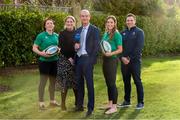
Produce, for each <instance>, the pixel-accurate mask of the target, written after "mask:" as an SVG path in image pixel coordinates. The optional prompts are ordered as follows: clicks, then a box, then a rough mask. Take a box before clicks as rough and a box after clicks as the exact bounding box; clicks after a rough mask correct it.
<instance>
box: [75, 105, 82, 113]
mask: <svg viewBox="0 0 180 120" xmlns="http://www.w3.org/2000/svg"><path fill="white" fill-rule="evenodd" d="M74 111H76V112H78V111H84V107H82V106H81V107H75V109H74Z"/></svg>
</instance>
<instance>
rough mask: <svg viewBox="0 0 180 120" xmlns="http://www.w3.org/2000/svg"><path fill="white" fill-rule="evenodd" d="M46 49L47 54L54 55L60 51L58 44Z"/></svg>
mask: <svg viewBox="0 0 180 120" xmlns="http://www.w3.org/2000/svg"><path fill="white" fill-rule="evenodd" d="M44 51H45V52H46V54H48V55H51V56H54V55H56V54H57V53H58V46H56V45H51V46H49V47H47V48H46V49H45V50H44Z"/></svg>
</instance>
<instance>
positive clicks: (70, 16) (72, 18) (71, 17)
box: [64, 15, 76, 29]
mask: <svg viewBox="0 0 180 120" xmlns="http://www.w3.org/2000/svg"><path fill="white" fill-rule="evenodd" d="M69 18H70V19H71V20H73V22H74V29H75V28H76V19H75V18H74V17H73V16H72V15H69V16H67V17H66V18H65V19H64V23H65V22H66V21H67V19H69ZM64 29H66V25H65V24H64Z"/></svg>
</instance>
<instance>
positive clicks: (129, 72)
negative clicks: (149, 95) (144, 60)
mask: <svg viewBox="0 0 180 120" xmlns="http://www.w3.org/2000/svg"><path fill="white" fill-rule="evenodd" d="M121 72H122V76H123V82H124V91H125V96H124V100H125V101H127V102H130V96H131V76H132V77H133V80H134V83H135V85H136V91H137V101H138V103H144V90H143V85H142V82H141V62H140V61H137V62H130V63H129V64H128V65H125V64H123V63H122V62H121Z"/></svg>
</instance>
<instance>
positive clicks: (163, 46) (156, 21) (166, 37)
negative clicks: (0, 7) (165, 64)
mask: <svg viewBox="0 0 180 120" xmlns="http://www.w3.org/2000/svg"><path fill="white" fill-rule="evenodd" d="M66 16H67V14H66V13H60V12H59V13H58V12H46V13H43V12H40V11H38V10H31V12H30V11H29V10H27V9H26V8H24V9H20V10H12V11H8V12H5V11H1V12H0V67H6V66H16V65H24V64H34V63H36V62H37V56H36V55H35V54H34V53H33V52H32V44H33V40H34V39H35V37H36V35H37V34H38V33H40V32H42V31H43V20H44V19H45V18H46V17H51V18H53V19H54V20H55V25H56V28H55V32H57V33H58V32H59V31H60V30H62V29H63V26H64V22H63V21H64V18H65V17H66ZM106 17H107V15H99V14H93V15H92V18H91V23H92V24H95V25H96V26H97V27H99V28H100V30H101V34H103V32H104V23H105V19H106ZM117 19H118V29H119V31H121V30H123V29H124V21H125V17H124V16H117ZM137 26H139V27H140V28H142V29H143V30H144V32H145V47H144V52H143V55H144V56H149V55H153V56H154V55H156V56H157V55H161V54H173V55H174V54H179V53H180V47H179V46H180V34H179V33H180V21H178V20H176V19H175V18H167V17H164V18H153V17H142V16H138V17H137Z"/></svg>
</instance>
